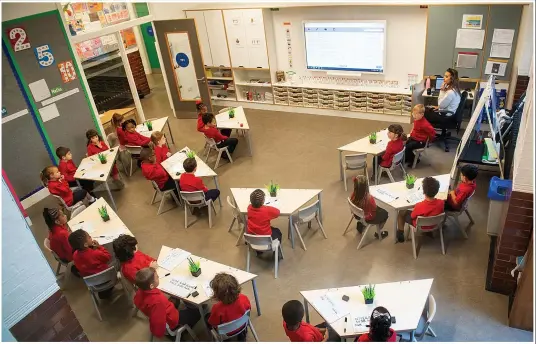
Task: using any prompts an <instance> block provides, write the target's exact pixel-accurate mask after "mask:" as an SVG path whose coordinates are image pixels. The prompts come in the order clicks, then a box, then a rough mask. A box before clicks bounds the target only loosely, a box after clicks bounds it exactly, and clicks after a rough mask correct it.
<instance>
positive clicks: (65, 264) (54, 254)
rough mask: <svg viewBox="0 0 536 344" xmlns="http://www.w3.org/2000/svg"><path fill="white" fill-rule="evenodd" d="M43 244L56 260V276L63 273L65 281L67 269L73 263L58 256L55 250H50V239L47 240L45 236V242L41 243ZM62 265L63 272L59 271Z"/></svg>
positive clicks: (67, 275)
mask: <svg viewBox="0 0 536 344" xmlns="http://www.w3.org/2000/svg"><path fill="white" fill-rule="evenodd" d="M43 245H44V246H45V249H46V250H47V251H48V252H50V253H51V254H52V256H53V257H54V259H55V260H56V262H58V267H57V268H56V277H58V276H61V275H63V276H64V277H65V282H67V280H68V278H69V275H70V273H69V271H70V270H71V266H72V265H73V263H72V262H65V261H64V260H62V259H61V258H60V257H58V255H57V254H56V252H54V251H52V249H51V248H50V240H48V238H45V242H44V243H43ZM62 266H65V272H60V270H61V267H62Z"/></svg>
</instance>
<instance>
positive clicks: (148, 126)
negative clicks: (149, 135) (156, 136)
mask: <svg viewBox="0 0 536 344" xmlns="http://www.w3.org/2000/svg"><path fill="white" fill-rule="evenodd" d="M145 124H146V125H147V130H149V131H153V122H151V121H147V122H146V123H145Z"/></svg>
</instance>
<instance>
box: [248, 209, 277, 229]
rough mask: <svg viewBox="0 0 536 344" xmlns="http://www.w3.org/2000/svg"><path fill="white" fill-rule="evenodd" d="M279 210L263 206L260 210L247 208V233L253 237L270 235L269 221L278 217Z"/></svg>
mask: <svg viewBox="0 0 536 344" xmlns="http://www.w3.org/2000/svg"><path fill="white" fill-rule="evenodd" d="M279 213H280V211H279V209H277V208H274V207H270V206H266V205H263V206H261V207H260V208H253V206H252V205H251V204H250V205H249V206H248V233H249V234H254V235H272V228H271V227H270V221H271V220H273V219H276V218H278V217H279Z"/></svg>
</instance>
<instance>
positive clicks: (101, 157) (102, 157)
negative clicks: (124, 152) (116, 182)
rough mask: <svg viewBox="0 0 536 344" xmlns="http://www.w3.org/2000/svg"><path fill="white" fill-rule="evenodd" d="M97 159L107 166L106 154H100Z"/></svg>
mask: <svg viewBox="0 0 536 344" xmlns="http://www.w3.org/2000/svg"><path fill="white" fill-rule="evenodd" d="M97 157H98V158H99V161H100V162H101V164H106V162H107V160H106V155H105V154H103V153H99V154H98V155H97Z"/></svg>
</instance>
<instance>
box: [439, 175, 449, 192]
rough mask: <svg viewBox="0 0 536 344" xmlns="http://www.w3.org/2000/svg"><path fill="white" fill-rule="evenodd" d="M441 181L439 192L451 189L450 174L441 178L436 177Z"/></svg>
mask: <svg viewBox="0 0 536 344" xmlns="http://www.w3.org/2000/svg"><path fill="white" fill-rule="evenodd" d="M436 179H437V180H438V181H439V192H447V191H449V185H450V175H448V174H447V175H446V176H442V177H441V178H436Z"/></svg>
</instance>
